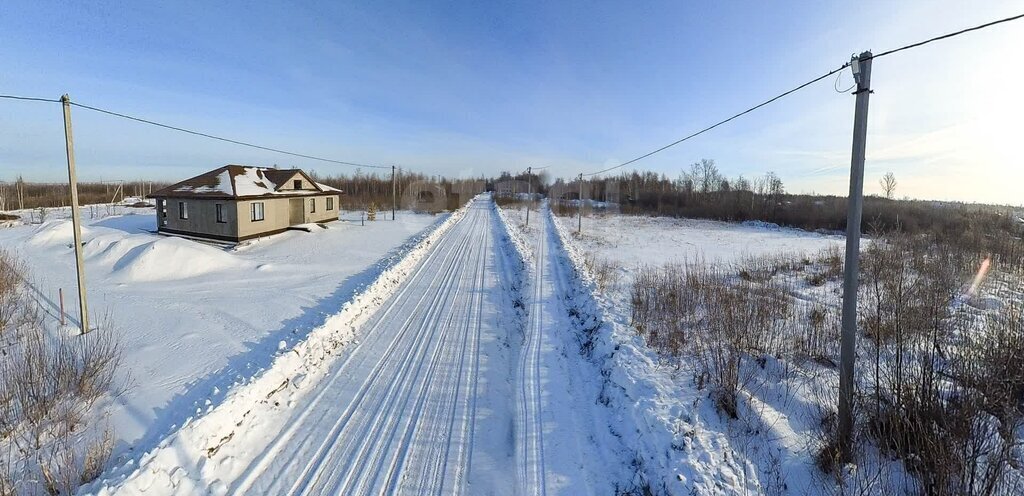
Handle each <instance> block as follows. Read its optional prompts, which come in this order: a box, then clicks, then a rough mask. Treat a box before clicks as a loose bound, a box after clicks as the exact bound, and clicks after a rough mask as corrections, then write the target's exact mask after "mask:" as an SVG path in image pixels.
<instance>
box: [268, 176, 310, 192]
mask: <svg viewBox="0 0 1024 496" xmlns="http://www.w3.org/2000/svg"><path fill="white" fill-rule="evenodd" d="M295 181H302V187H300V188H296V187H295ZM277 189H278V190H280V191H296V190H316V186H313V183H311V182H309V180H307V179H306V176H303V175H302V174H299V173H298V172H296V173H295V174H294V175H292V177H289V178H288V180H287V181H285V182H284V184H280V185H278V187H277Z"/></svg>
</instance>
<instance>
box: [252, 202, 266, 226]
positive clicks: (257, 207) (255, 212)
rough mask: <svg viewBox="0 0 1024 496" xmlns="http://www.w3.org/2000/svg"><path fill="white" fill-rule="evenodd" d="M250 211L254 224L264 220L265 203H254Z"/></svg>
mask: <svg viewBox="0 0 1024 496" xmlns="http://www.w3.org/2000/svg"><path fill="white" fill-rule="evenodd" d="M249 211H250V212H251V213H252V221H253V222H256V221H261V220H263V202H252V204H251V205H249Z"/></svg>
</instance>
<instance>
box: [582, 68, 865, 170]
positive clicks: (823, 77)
mask: <svg viewBox="0 0 1024 496" xmlns="http://www.w3.org/2000/svg"><path fill="white" fill-rule="evenodd" d="M849 65H850V64H849V63H846V64H843V65H842V66H840V67H837V68H835V69H832V70H831V71H828V72H827V73H825V74H822V75H821V76H818V77H816V78H814V79H812V80H810V81H807V82H806V83H803V84H801V85H800V86H797V87H795V88H793V89H791V90H789V91H785V92H783V93H780V94H778V95H776V96H773V97H771V98H769V99H767V100H765V101H763V102H761V103H759V104H757V105H754V106H753V107H750V108H748V109H746V110H744V111H742V112H740V113H738V114H735V115H733V116H732V117H729V118H727V119H723V120H721V121H718V122H716V123H714V124H712V125H710V126H708V127H705V128H704V129H701V130H700V131H697V132H695V133H693V134H690V135H688V136H685V137H683V138H680V139H678V140H676V141H673V142H672V143H669V144H667V145H665V146H663V147H661V148H658V149H657V150H654V151H651V152H647V153H645V154H643V155H640V156H639V157H637V158H634V159H632V160H628V161H626V162H623V163H621V164H619V165H616V166H613V167H609V168H607V169H602V170H599V171H597V172H591V173H587V174H583V176H584V177H590V176H596V175H598V174H603V173H605V172H608V171H612V170H615V169H618V168H621V167H625V166H627V165H629V164H632V163H633V162H638V161H640V160H643V159H645V158H647V157H650V156H651V155H654V154H656V153H659V152H662V151H665V150H667V149H669V148H672V147H673V146H676V145H678V144H680V143H682V142H684V141H686V140H689V139H691V138H695V137H697V136H700V135H701V134H704V133H706V132H708V131H710V130H712V129H714V128H716V127H718V126H721V125H722V124H725V123H727V122H729V121H731V120H733V119H736V118H738V117H742V116H744V115H746V114H749V113H751V112H753V111H755V110H757V109H759V108H761V107H764V106H765V105H768V104H770V103H772V102H774V101H776V100H778V99H780V98H783V97H785V96H787V95H790V94H792V93H796V92H797V91H800V90H802V89H804V88H806V87H808V86H810V85H812V84H814V83H817V82H818V81H821V80H822V79H825V78H827V77H829V76H831V75H833V74H835V73H837V72H839V71H841V70H843V69H845V68H847V67H848V66H849Z"/></svg>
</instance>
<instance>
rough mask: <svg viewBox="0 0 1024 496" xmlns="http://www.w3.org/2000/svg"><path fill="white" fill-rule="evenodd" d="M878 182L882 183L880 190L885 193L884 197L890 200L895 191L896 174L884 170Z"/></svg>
mask: <svg viewBox="0 0 1024 496" xmlns="http://www.w3.org/2000/svg"><path fill="white" fill-rule="evenodd" d="M878 184H881V185H882V192H883V193H885V197H886V198H888V199H890V200H892V195H893V193H895V192H896V175H895V174H893V173H892V172H891V171H890V172H886V173H885V175H884V176H882V178H881V179H879V180H878Z"/></svg>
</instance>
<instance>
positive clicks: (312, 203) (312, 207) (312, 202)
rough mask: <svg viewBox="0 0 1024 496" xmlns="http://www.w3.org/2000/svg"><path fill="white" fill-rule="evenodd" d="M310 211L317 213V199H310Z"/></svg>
mask: <svg viewBox="0 0 1024 496" xmlns="http://www.w3.org/2000/svg"><path fill="white" fill-rule="evenodd" d="M309 211H310V212H316V198H310V199H309Z"/></svg>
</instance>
